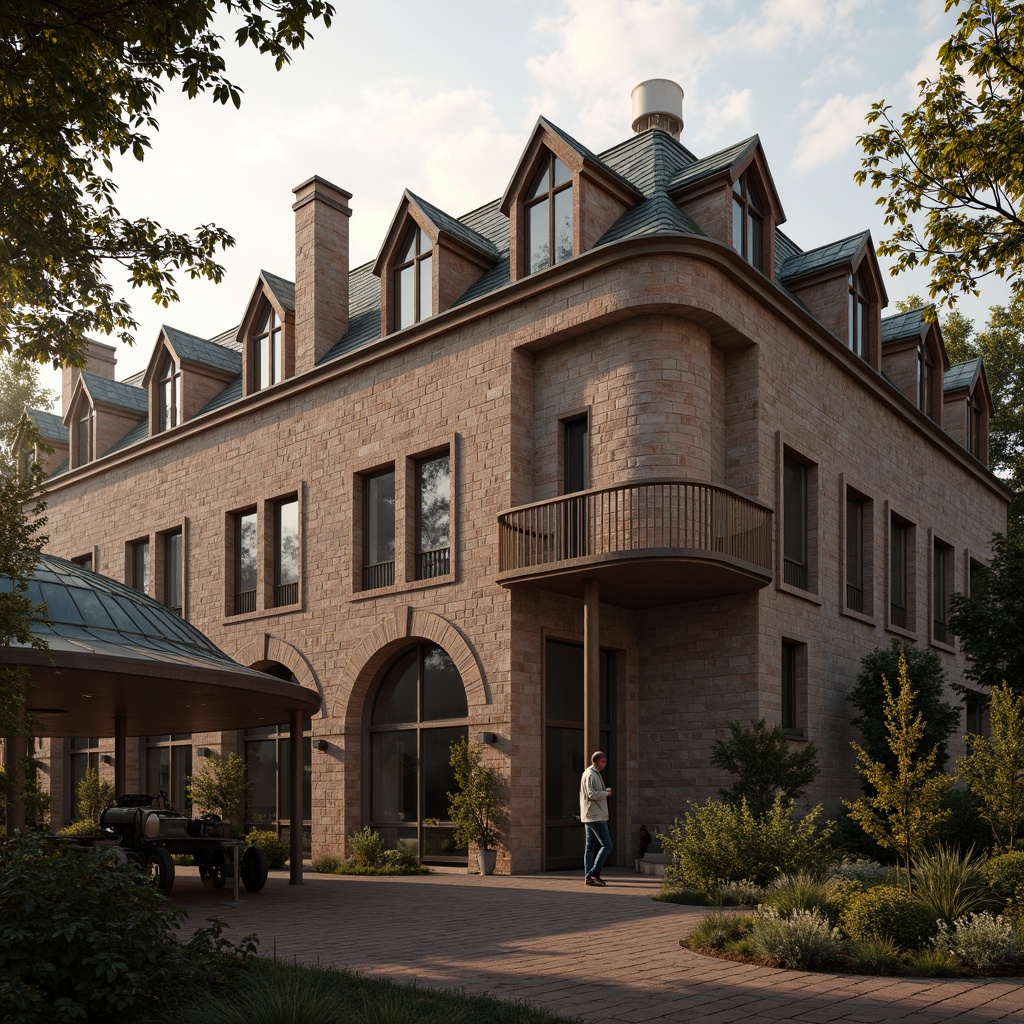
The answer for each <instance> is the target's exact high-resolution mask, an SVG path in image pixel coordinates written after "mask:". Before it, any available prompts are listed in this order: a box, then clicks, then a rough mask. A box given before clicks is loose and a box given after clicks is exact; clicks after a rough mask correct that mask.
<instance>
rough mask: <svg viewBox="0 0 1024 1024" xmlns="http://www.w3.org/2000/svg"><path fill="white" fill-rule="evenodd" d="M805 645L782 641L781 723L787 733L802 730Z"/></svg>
mask: <svg viewBox="0 0 1024 1024" xmlns="http://www.w3.org/2000/svg"><path fill="white" fill-rule="evenodd" d="M806 673H807V645H806V644H801V643H797V642H796V641H794V640H783V641H782V694H781V698H782V699H781V724H782V728H783V729H785V730H786V732H788V733H793V734H796V735H799V734H802V733H803V731H804V718H805V708H806V694H807V683H806Z"/></svg>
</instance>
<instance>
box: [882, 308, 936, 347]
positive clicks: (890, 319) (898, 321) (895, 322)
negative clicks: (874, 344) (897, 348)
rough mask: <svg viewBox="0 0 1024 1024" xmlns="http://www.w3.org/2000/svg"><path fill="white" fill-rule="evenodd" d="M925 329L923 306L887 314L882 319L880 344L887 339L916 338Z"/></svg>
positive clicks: (926, 322) (926, 327)
mask: <svg viewBox="0 0 1024 1024" xmlns="http://www.w3.org/2000/svg"><path fill="white" fill-rule="evenodd" d="M927 329H928V321H927V320H925V318H924V307H922V308H921V309H912V310H910V311H909V312H907V313H897V314H896V315H895V316H887V317H885V318H884V319H883V320H882V344H883V345H884V344H885V343H886V342H887V341H899V339H900V338H917V337H920V336H921V335H922V334H924V332H925V331H926V330H927Z"/></svg>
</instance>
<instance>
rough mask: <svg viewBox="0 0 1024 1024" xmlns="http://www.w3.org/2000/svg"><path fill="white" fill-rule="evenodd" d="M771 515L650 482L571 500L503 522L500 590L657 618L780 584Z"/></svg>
mask: <svg viewBox="0 0 1024 1024" xmlns="http://www.w3.org/2000/svg"><path fill="white" fill-rule="evenodd" d="M771 523H772V510H771V509H770V508H767V507H766V506H764V505H762V504H760V503H759V502H756V501H752V500H751V499H750V498H747V497H745V496H744V495H742V494H739V493H738V492H736V491H733V490H730V489H728V488H725V487H718V486H715V485H714V484H708V483H702V482H699V481H694V480H652V481H645V482H643V483H635V484H625V485H622V486H618V487H605V488H601V489H598V490H592V491H580V492H578V493H576V494H569V495H563V496H562V497H559V498H554V499H552V500H551V501H539V502H535V503H534V504H532V505H524V506H522V507H520V508H514V509H511V510H510V511H508V512H504V513H502V514H501V515H500V516H499V517H498V525H499V531H500V553H499V570H498V571H499V575H498V582H499V583H500V584H502V585H503V586H506V587H515V586H526V587H534V588H540V589H543V590H553V591H556V592H559V593H564V594H572V595H574V596H582V594H583V582H584V580H586V579H596V580H598V581H599V582H600V584H601V600H602V601H603V602H605V603H608V604H614V605H621V606H623V607H626V608H650V607H655V606H657V605H665V604H678V603H681V602H683V601H695V600H699V599H702V598H709V597H721V596H724V595H728V594H741V593H745V592H748V591H752V590H758V589H760V588H761V587H765V586H767V585H768V584H769V583H770V582H771V581H772V569H771V564H772V563H771V557H772V531H771Z"/></svg>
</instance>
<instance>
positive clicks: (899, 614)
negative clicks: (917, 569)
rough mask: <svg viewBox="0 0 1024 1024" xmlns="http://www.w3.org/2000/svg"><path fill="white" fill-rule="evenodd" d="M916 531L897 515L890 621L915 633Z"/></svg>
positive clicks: (893, 523) (891, 554)
mask: <svg viewBox="0 0 1024 1024" xmlns="http://www.w3.org/2000/svg"><path fill="white" fill-rule="evenodd" d="M913 548H914V527H913V526H912V525H911V524H910V523H908V522H906V521H905V520H903V519H900V518H899V517H898V516H896V515H895V514H894V515H893V516H892V520H891V523H890V526H889V621H890V623H891V624H892V625H894V626H898V627H899V628H900V629H911V628H912V626H911V622H912V619H913V615H912V611H913V609H912V607H911V602H912V600H913V587H912V581H913V575H912V567H913Z"/></svg>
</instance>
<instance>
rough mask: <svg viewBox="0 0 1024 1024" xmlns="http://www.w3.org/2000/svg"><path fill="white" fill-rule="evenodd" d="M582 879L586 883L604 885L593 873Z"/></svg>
mask: <svg viewBox="0 0 1024 1024" xmlns="http://www.w3.org/2000/svg"><path fill="white" fill-rule="evenodd" d="M583 881H584V883H585V884H587V885H604V882H599V881H598V880H597V879H596V878H595V877H594V876H593V875H587V877H586V878H584V879H583Z"/></svg>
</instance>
